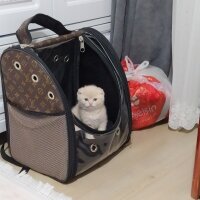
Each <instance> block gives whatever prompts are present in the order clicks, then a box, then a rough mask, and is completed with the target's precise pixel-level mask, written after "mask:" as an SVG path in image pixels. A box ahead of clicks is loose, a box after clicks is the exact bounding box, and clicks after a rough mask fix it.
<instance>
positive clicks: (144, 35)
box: [111, 0, 172, 75]
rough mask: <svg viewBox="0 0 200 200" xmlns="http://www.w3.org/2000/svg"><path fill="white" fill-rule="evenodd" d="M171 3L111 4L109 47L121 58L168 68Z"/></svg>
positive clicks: (132, 0) (120, 0)
mask: <svg viewBox="0 0 200 200" xmlns="http://www.w3.org/2000/svg"><path fill="white" fill-rule="evenodd" d="M171 26H172V0H113V2H112V25H111V43H112V45H113V46H114V48H115V50H116V52H117V54H118V56H119V57H120V58H122V57H124V56H125V55H128V56H129V57H130V58H131V59H132V60H133V61H134V62H135V63H141V62H142V61H144V60H149V61H150V64H152V65H155V66H158V67H160V68H161V69H163V70H164V72H165V73H166V74H167V75H168V74H169V72H170V68H171Z"/></svg>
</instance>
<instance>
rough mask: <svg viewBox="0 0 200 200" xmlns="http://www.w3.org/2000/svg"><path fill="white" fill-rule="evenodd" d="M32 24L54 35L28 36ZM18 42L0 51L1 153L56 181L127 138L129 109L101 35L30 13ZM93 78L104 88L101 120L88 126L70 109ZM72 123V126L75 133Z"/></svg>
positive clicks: (98, 158)
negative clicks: (0, 98)
mask: <svg viewBox="0 0 200 200" xmlns="http://www.w3.org/2000/svg"><path fill="white" fill-rule="evenodd" d="M30 23H36V24H38V25H40V26H43V27H44V28H47V29H50V30H52V31H54V32H55V33H56V34H57V35H58V36H57V37H53V38H48V39H45V40H43V41H38V42H36V41H32V37H31V35H30V32H29V30H28V25H29V24H30ZM16 34H17V38H18V40H19V43H20V44H19V45H16V46H12V47H10V48H8V49H6V50H5V51H4V52H3V54H2V56H1V62H0V64H1V76H2V85H3V93H4V105H5V115H6V126H7V142H8V147H9V151H10V154H11V157H8V156H7V155H6V154H5V151H4V146H3V147H2V151H1V153H2V156H3V158H5V159H6V160H8V161H11V162H13V163H15V164H17V165H20V166H25V167H27V168H30V169H33V170H35V171H37V172H40V173H42V174H45V175H48V176H50V177H53V178H54V179H57V180H59V181H61V182H66V181H69V180H70V179H72V178H73V177H75V176H76V175H78V174H80V173H82V172H84V171H86V170H87V169H89V168H91V167H92V166H94V165H95V164H97V163H99V162H100V161H102V160H103V159H105V158H106V157H108V156H109V155H111V154H112V153H114V152H116V151H117V150H118V149H120V147H122V146H123V145H124V144H125V143H126V142H127V141H128V140H129V138H130V132H131V112H130V111H131V110H130V101H129V93H128V87H127V82H126V78H125V75H124V72H123V70H122V68H121V66H120V61H119V59H118V58H117V56H116V54H115V52H114V50H113V48H112V47H111V45H110V43H109V42H108V40H107V39H106V38H105V37H104V36H103V35H102V34H101V33H99V32H98V31H96V30H94V29H92V28H84V29H81V30H77V31H69V30H67V29H66V28H65V27H64V26H63V25H62V24H61V23H60V22H58V21H56V20H55V19H53V18H51V17H49V16H47V15H43V14H37V15H35V16H33V17H32V18H30V19H28V20H26V21H25V22H24V23H23V24H22V25H21V27H20V28H19V29H18V30H17V32H16ZM88 84H95V85H97V86H99V87H101V88H103V89H104V91H105V105H106V108H107V113H108V119H109V123H108V124H109V125H108V127H107V129H106V131H98V130H94V129H92V128H90V127H88V126H86V125H85V124H83V123H82V122H81V121H79V120H78V119H77V118H76V117H75V116H73V114H72V112H71V108H72V107H73V106H74V105H75V103H76V93H77V90H78V88H80V87H82V86H84V85H88ZM75 125H76V126H78V127H79V129H80V130H78V131H75Z"/></svg>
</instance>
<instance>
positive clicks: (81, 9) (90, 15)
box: [53, 0, 111, 24]
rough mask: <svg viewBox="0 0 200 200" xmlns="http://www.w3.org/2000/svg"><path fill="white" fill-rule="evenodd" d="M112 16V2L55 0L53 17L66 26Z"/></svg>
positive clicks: (107, 0) (99, 0)
mask: <svg viewBox="0 0 200 200" xmlns="http://www.w3.org/2000/svg"><path fill="white" fill-rule="evenodd" d="M110 15H111V0H53V16H54V17H55V18H56V19H58V20H60V21H62V22H63V23H64V24H71V23H77V22H82V21H87V20H91V19H97V18H102V17H106V16H110Z"/></svg>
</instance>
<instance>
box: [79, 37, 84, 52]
mask: <svg viewBox="0 0 200 200" xmlns="http://www.w3.org/2000/svg"><path fill="white" fill-rule="evenodd" d="M79 41H80V52H81V53H84V52H85V44H84V39H83V36H79Z"/></svg>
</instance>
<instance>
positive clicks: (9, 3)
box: [0, 0, 111, 132]
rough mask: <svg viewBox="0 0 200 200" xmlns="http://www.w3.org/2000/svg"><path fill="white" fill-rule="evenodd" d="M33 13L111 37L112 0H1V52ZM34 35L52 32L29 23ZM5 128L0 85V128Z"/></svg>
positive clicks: (67, 25) (69, 27)
mask: <svg viewBox="0 0 200 200" xmlns="http://www.w3.org/2000/svg"><path fill="white" fill-rule="evenodd" d="M36 13H44V14H47V15H50V16H52V17H54V18H55V19H57V20H59V21H61V22H62V23H63V24H64V25H65V26H66V28H67V29H69V30H70V29H71V30H74V29H78V28H81V27H88V26H90V27H93V28H95V29H97V30H99V31H101V32H102V33H103V34H104V35H105V36H106V37H107V38H108V39H109V37H110V21H111V17H110V15H111V0H0V54H1V53H2V52H3V50H4V49H6V48H8V47H9V46H11V45H13V44H16V43H17V38H16V36H15V32H16V30H17V29H18V27H19V26H20V25H21V23H22V22H23V21H24V20H26V19H27V18H29V17H31V16H33V15H34V14H36ZM29 29H30V30H31V33H32V36H33V38H34V39H42V38H44V37H47V36H52V35H54V33H53V32H51V31H50V30H46V29H42V28H41V27H39V26H37V25H30V26H29ZM5 130H6V127H5V116H4V106H3V99H2V88H1V85H0V132H3V131H5Z"/></svg>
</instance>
